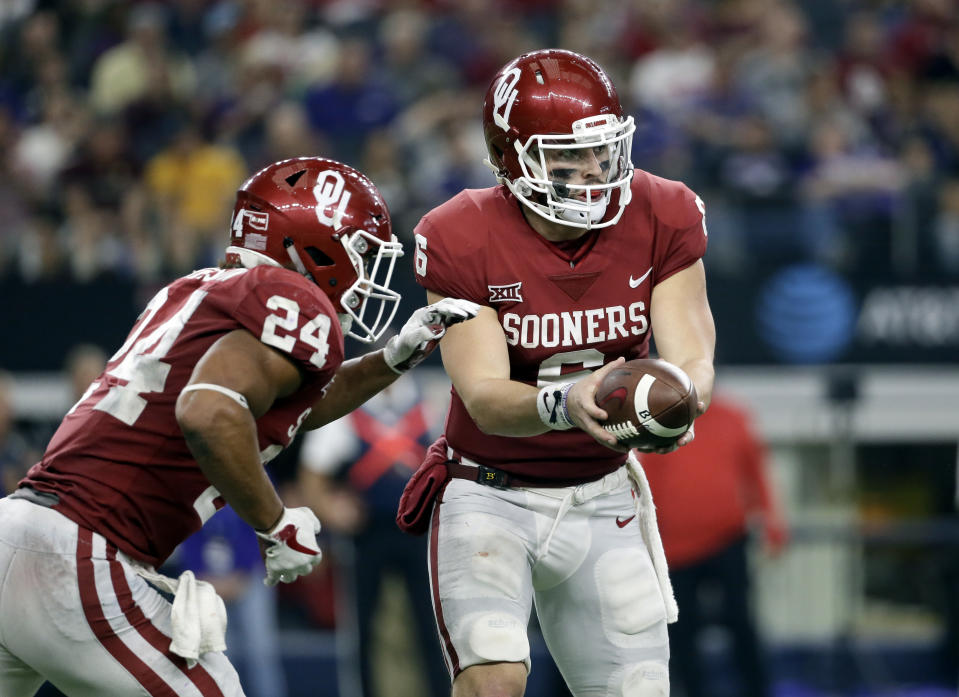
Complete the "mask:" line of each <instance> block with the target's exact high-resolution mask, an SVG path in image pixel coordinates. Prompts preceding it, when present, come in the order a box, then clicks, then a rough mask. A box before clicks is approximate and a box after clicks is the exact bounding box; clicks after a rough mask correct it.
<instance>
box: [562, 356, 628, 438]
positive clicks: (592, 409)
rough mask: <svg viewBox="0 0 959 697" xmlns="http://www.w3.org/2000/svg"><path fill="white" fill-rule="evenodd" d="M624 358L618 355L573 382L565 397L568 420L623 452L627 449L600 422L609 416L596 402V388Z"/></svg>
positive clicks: (624, 360)
mask: <svg viewBox="0 0 959 697" xmlns="http://www.w3.org/2000/svg"><path fill="white" fill-rule="evenodd" d="M625 362H626V359H625V358H623V357H619V358H617V359H616V360H614V361H612V362H610V363H607V364H606V365H604V366H603V367H602V368H600V369H599V370H597V371H595V372H594V373H591V374H590V375H587V376H586V377H584V378H582V379H581V380H577V381H576V382H575V383H573V387H572V388H570V391H569V395H568V396H567V397H566V408H567V410H568V411H569V418H570V420H571V421H572V422H573V423H574V424H576V425H577V426H579V427H580V428H581V429H582V430H584V431H586V433H588V434H589V435H591V436H592V437H593V438H595V439H596V441H597V442H599V443H601V444H602V445H605V446H606V447H607V448H611V449H613V450H616V451H619V452H622V453H625V452H627V451H628V450H629V448H626V447H624V446H622V445H620V444H619V443H618V442H617V440H616V436H614V435H613V434H612V433H610V432H609V431H607V430H605V429H604V428H603V426H602V422H603V421H605V420H606V419H607V417H608V416H609V415H608V414H607V413H606V411H605V410H604V409H601V408H600V407H599V406H597V404H596V390H597V389H598V388H599V383H600V382H602V381H603V378H605V377H606V375H607V373H609V372H610V371H612V370H615V369H616V368H618V367H620V366H621V365H622V364H623V363H625Z"/></svg>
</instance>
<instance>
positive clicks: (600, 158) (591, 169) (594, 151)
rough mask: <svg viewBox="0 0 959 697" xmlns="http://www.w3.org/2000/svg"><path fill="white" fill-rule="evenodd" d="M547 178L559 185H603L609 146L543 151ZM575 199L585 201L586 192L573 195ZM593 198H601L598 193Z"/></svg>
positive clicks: (609, 159) (607, 175) (608, 162)
mask: <svg viewBox="0 0 959 697" xmlns="http://www.w3.org/2000/svg"><path fill="white" fill-rule="evenodd" d="M545 156H546V167H547V176H548V177H549V179H550V180H551V181H553V182H556V183H559V184H567V185H568V184H572V185H580V186H583V185H590V184H605V183H606V181H607V179H608V178H609V168H610V163H611V155H610V151H609V145H597V146H594V147H591V148H563V149H552V148H549V149H545ZM573 196H574V197H575V198H579V199H581V200H586V192H585V191H579V192H576V193H575V194H573ZM593 196H594V197H597V198H598V197H600V196H602V193H601V192H599V191H596V192H593Z"/></svg>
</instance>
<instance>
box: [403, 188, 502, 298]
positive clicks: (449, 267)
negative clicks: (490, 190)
mask: <svg viewBox="0 0 959 697" xmlns="http://www.w3.org/2000/svg"><path fill="white" fill-rule="evenodd" d="M488 225H489V223H488V222H487V221H486V220H485V219H484V218H483V217H482V216H481V215H480V214H479V211H478V210H477V209H476V207H475V206H474V205H471V203H470V202H469V201H468V200H467V199H464V198H463V197H462V195H460V196H458V197H455V198H453V199H451V200H450V201H449V202H447V203H445V204H443V205H442V206H440V207H439V208H437V209H434V210H433V211H431V212H430V213H428V214H427V215H426V216H424V217H423V219H422V220H420V222H419V224H418V225H417V226H416V229H415V230H414V231H413V232H414V236H415V240H416V263H415V268H416V280H417V282H418V283H419V284H420V285H421V286H423V288H425V289H426V290H431V291H433V292H434V293H438V294H440V295H444V296H447V297H452V298H464V299H466V300H472V301H473V302H476V303H481V304H486V303H487V301H488V300H489V290H488V288H487V285H486V281H485V277H484V270H485V268H486V265H485V259H486V252H485V244H484V243H483V240H485V238H486V236H487V232H486V230H487V227H488Z"/></svg>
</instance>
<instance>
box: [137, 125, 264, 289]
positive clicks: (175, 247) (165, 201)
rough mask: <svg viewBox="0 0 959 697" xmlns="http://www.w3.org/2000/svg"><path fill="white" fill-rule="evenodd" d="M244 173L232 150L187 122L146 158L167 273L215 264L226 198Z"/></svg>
mask: <svg viewBox="0 0 959 697" xmlns="http://www.w3.org/2000/svg"><path fill="white" fill-rule="evenodd" d="M246 171H247V167H246V164H245V163H244V161H243V158H242V157H241V156H240V154H239V152H237V150H236V149H235V148H233V147H231V146H229V145H220V144H217V143H211V142H208V141H207V140H206V139H205V138H204V137H203V135H202V134H201V133H200V130H199V128H198V126H197V125H196V124H194V123H191V122H187V123H184V124H183V125H182V127H181V128H180V131H179V132H178V133H177V134H176V136H175V137H174V139H173V141H172V142H171V143H170V144H169V146H168V147H166V148H164V149H163V150H162V151H161V152H160V153H158V154H157V155H156V156H155V157H153V158H152V159H151V160H150V161H149V162H147V165H146V172H145V178H146V185H147V190H148V193H149V194H150V196H151V199H152V203H153V208H154V211H155V213H156V215H157V216H159V218H160V219H162V220H163V221H164V223H165V224H163V225H162V226H161V228H162V229H164V230H166V231H167V232H166V235H165V236H164V238H163V239H164V243H165V244H167V245H168V246H167V250H166V258H167V260H168V262H170V267H169V269H168V270H169V271H172V272H177V273H186V272H188V271H190V270H192V269H195V268H198V267H199V266H202V265H204V264H207V265H209V264H216V263H217V261H218V260H219V256H220V255H221V250H220V246H221V245H220V237H221V236H222V231H223V230H224V229H226V228H228V227H229V222H230V213H231V208H232V203H231V202H232V200H233V197H234V195H235V194H236V189H237V187H238V186H239V185H240V184H241V183H242V182H243V179H244V178H245V176H246Z"/></svg>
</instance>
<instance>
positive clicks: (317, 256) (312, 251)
mask: <svg viewBox="0 0 959 697" xmlns="http://www.w3.org/2000/svg"><path fill="white" fill-rule="evenodd" d="M304 251H305V252H306V253H307V254H309V255H310V259H312V260H313V263H314V264H316V265H317V266H333V265H334V264H335V263H336V262H335V261H333V258H332V257H330V255H329V254H327V253H326V252H324V251H323V250H322V249H318V248H316V247H307V248H306V249H305V250H304Z"/></svg>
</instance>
